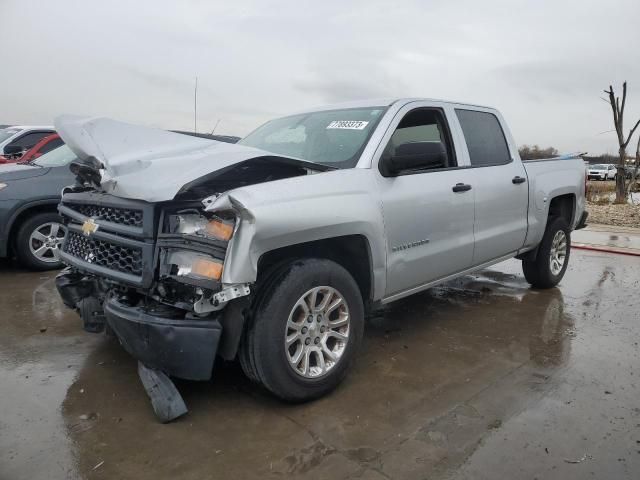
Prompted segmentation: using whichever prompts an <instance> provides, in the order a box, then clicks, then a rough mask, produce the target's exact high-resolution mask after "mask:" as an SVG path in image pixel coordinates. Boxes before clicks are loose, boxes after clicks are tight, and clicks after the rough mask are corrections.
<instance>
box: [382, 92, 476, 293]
mask: <svg viewBox="0 0 640 480" xmlns="http://www.w3.org/2000/svg"><path fill="white" fill-rule="evenodd" d="M411 105H413V106H411ZM392 127H393V128H391V129H390V130H389V132H387V135H386V136H385V138H384V139H383V144H384V145H385V147H384V150H383V151H382V153H381V155H380V157H379V160H378V167H381V168H378V170H379V171H378V172H377V173H378V175H377V181H378V184H379V190H380V193H381V198H382V212H383V218H384V225H385V232H386V239H387V245H386V248H387V286H386V295H385V297H387V298H388V299H393V297H400V296H403V294H405V293H411V292H412V291H417V290H420V289H421V287H422V286H424V285H425V284H428V283H429V282H432V281H434V280H437V279H440V278H443V277H446V276H448V275H451V274H454V273H457V272H460V271H462V270H465V269H467V268H469V267H470V266H471V262H472V257H473V246H474V235H473V222H474V191H473V188H472V185H471V182H472V178H473V176H472V172H471V170H470V169H466V168H461V167H463V165H459V164H458V160H457V158H458V157H457V156H456V152H455V148H454V143H453V137H452V133H451V130H450V128H449V125H448V122H447V117H446V114H445V109H444V107H442V108H438V107H433V106H416V105H415V104H410V105H409V106H406V107H405V108H404V109H402V110H401V111H400V112H399V113H398V115H397V116H396V119H395V120H394V122H393V123H392ZM417 142H442V144H444V147H445V149H446V152H447V159H446V162H445V164H444V165H435V166H427V167H425V168H422V169H420V168H418V169H412V170H408V171H401V172H398V173H396V174H394V175H386V176H385V174H383V173H382V172H385V168H384V164H383V162H385V158H387V157H389V156H390V155H393V154H394V152H395V151H396V150H398V147H400V145H403V144H406V143H417ZM374 165H375V162H374ZM462 186H464V187H463V188H461V187H462Z"/></svg>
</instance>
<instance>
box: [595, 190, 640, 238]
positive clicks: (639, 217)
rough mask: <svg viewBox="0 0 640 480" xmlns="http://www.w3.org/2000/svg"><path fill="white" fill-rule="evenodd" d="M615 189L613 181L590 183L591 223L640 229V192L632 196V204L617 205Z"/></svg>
mask: <svg viewBox="0 0 640 480" xmlns="http://www.w3.org/2000/svg"><path fill="white" fill-rule="evenodd" d="M615 189H616V185H615V182H613V181H607V182H598V181H590V182H589V183H588V185H587V192H588V194H587V200H588V204H587V210H588V211H589V223H599V224H602V225H614V226H618V227H635V228H640V192H634V193H633V194H632V198H631V203H628V204H626V205H616V204H613V200H614V199H615Z"/></svg>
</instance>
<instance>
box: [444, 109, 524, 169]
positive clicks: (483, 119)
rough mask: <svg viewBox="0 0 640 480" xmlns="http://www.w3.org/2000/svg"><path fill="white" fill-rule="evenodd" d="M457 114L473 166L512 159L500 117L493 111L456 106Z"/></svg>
mask: <svg viewBox="0 0 640 480" xmlns="http://www.w3.org/2000/svg"><path fill="white" fill-rule="evenodd" d="M456 116H457V117H458V121H459V122H460V126H461V127H462V133H463V134H464V139H465V142H466V144H467V150H468V151H469V160H470V161H471V166H472V167H489V166H494V165H506V164H507V163H510V162H511V161H512V159H511V154H510V153H509V147H508V145H507V140H506V137H505V135H504V131H503V130H502V126H501V125H500V121H499V120H498V117H496V116H495V115H494V114H493V113H489V112H481V111H478V110H465V109H461V108H456Z"/></svg>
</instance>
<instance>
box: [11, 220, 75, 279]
mask: <svg viewBox="0 0 640 480" xmlns="http://www.w3.org/2000/svg"><path fill="white" fill-rule="evenodd" d="M66 232H67V230H66V228H65V226H64V225H62V223H61V222H60V217H59V216H58V215H57V214H56V213H39V214H37V215H34V216H32V217H30V218H28V219H27V220H26V221H25V222H24V223H23V224H22V225H21V226H20V228H19V229H18V233H17V235H16V240H15V247H16V255H17V257H18V260H19V261H20V263H21V264H22V265H24V266H25V267H27V268H30V269H32V270H52V269H56V268H60V267H62V262H60V260H59V259H58V249H59V248H60V247H61V246H62V242H63V241H64V237H65V235H66Z"/></svg>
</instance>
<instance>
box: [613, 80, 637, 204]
mask: <svg viewBox="0 0 640 480" xmlns="http://www.w3.org/2000/svg"><path fill="white" fill-rule="evenodd" d="M604 93H606V94H607V95H608V96H609V104H610V105H611V110H612V111H613V124H614V126H615V128H616V133H617V135H618V147H619V149H618V171H617V172H618V174H617V175H616V203H625V202H626V201H627V188H628V185H627V182H626V181H625V180H626V169H625V160H626V157H627V146H628V145H629V142H630V141H631V137H633V134H634V132H635V131H636V128H638V125H640V120H638V121H637V122H636V124H635V125H634V126H633V128H632V129H631V130H630V131H629V135H628V136H627V137H626V139H625V136H624V106H625V103H626V101H627V82H624V83H623V84H622V102H620V97H616V96H615V93H614V92H613V87H612V86H611V85H609V90H605V91H604ZM636 161H637V158H636ZM636 170H637V169H636ZM634 176H635V175H634Z"/></svg>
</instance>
